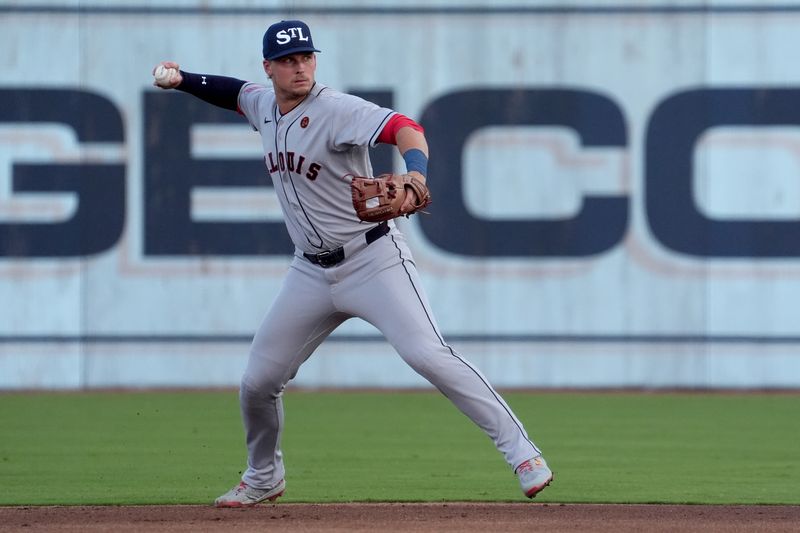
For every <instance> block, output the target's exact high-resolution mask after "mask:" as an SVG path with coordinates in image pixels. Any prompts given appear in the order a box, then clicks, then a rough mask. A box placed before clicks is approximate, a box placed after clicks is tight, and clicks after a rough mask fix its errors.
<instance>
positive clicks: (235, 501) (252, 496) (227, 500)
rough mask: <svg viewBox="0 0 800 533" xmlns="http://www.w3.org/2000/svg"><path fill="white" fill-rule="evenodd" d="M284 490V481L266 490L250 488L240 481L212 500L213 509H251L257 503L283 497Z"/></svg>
mask: <svg viewBox="0 0 800 533" xmlns="http://www.w3.org/2000/svg"><path fill="white" fill-rule="evenodd" d="M285 490H286V481H285V480H283V479H282V480H280V481H278V482H277V483H276V484H275V486H273V487H270V488H267V489H257V488H255V487H250V486H249V485H247V483H245V482H244V481H242V482H241V483H239V484H238V485H236V486H235V487H233V488H232V489H231V490H229V491H228V492H226V493H225V494H223V495H222V496H220V497H219V498H217V499H216V500H214V507H252V506H254V505H255V504H257V503H260V502H263V501H264V500H269V501H271V502H273V501H275V500H277V499H278V497H279V496H282V495H283V491H285Z"/></svg>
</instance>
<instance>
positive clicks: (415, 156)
mask: <svg viewBox="0 0 800 533" xmlns="http://www.w3.org/2000/svg"><path fill="white" fill-rule="evenodd" d="M396 139H397V149H398V150H399V151H400V154H401V155H402V156H403V160H404V161H405V163H406V169H407V171H408V173H409V174H411V173H413V174H414V176H416V177H417V179H419V180H421V181H423V182H424V181H425V179H426V178H427V176H428V141H427V140H426V139H425V134H423V133H422V132H421V131H417V130H416V129H414V128H411V127H404V128H400V130H398V132H397V137H396Z"/></svg>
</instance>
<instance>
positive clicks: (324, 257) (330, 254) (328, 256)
mask: <svg viewBox="0 0 800 533" xmlns="http://www.w3.org/2000/svg"><path fill="white" fill-rule="evenodd" d="M316 257H317V264H318V265H319V266H321V267H322V268H329V267H332V266H334V265H337V264H339V263H341V261H342V259H344V249H342V248H337V249H336V250H326V251H324V252H320V253H318V254H317V255H316Z"/></svg>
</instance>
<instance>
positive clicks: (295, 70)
mask: <svg viewBox="0 0 800 533" xmlns="http://www.w3.org/2000/svg"><path fill="white" fill-rule="evenodd" d="M316 70H317V57H316V56H315V55H314V53H313V52H303V53H298V54H290V55H288V56H283V57H279V58H278V59H273V60H272V61H267V60H265V61H264V71H265V72H266V73H267V75H268V76H269V77H270V78H272V85H273V87H274V88H275V94H276V95H277V96H278V98H279V99H284V100H296V99H299V98H305V96H306V95H307V94H308V92H309V91H310V90H311V87H312V86H313V85H314V72H315V71H316Z"/></svg>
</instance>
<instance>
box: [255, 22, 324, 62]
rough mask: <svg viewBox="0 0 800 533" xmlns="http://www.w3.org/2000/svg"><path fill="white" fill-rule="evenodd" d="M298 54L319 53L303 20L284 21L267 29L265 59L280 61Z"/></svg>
mask: <svg viewBox="0 0 800 533" xmlns="http://www.w3.org/2000/svg"><path fill="white" fill-rule="evenodd" d="M298 52H319V50H317V49H316V48H314V41H312V40H311V30H309V29H308V24H306V23H305V22H303V21H301V20H282V21H280V22H276V23H275V24H273V25H272V26H270V27H269V28H267V32H266V33H265V34H264V59H270V60H272V59H278V58H279V57H283V56H288V55H289V54H296V53H298Z"/></svg>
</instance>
